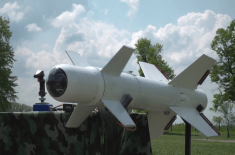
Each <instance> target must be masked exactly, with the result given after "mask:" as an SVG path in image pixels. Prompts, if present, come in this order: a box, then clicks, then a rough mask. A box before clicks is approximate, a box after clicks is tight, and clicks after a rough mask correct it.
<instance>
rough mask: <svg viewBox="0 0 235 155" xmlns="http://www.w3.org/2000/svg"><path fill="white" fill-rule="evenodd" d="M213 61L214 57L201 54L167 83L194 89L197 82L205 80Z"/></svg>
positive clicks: (200, 82)
mask: <svg viewBox="0 0 235 155" xmlns="http://www.w3.org/2000/svg"><path fill="white" fill-rule="evenodd" d="M214 63H215V60H214V59H212V58H210V57H208V56H206V55H205V54H203V55H202V56H201V57H200V58H198V59H197V60H196V61H195V62H194V63H192V64H191V65H190V66H189V67H188V68H186V69H185V70H184V71H183V72H181V73H180V74H179V75H178V76H176V77H175V78H174V79H173V80H172V81H170V82H169V83H168V84H169V85H172V86H178V87H182V88H186V89H190V90H195V89H196V88H197V86H198V84H202V82H203V81H204V80H205V78H206V77H207V75H208V74H209V70H210V69H211V67H212V66H213V65H214Z"/></svg>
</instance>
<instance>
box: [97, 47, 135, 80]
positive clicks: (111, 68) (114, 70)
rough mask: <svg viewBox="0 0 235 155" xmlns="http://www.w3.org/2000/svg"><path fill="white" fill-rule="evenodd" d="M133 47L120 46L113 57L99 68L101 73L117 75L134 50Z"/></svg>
mask: <svg viewBox="0 0 235 155" xmlns="http://www.w3.org/2000/svg"><path fill="white" fill-rule="evenodd" d="M134 50H135V49H134V48H131V47H128V46H122V48H121V49H120V50H119V51H118V52H117V53H116V54H115V55H114V56H113V58H112V59H111V60H110V61H109V62H108V63H107V64H106V65H105V66H104V68H103V69H102V70H101V72H102V73H105V74H111V75H115V76H119V75H120V74H121V73H122V71H123V69H124V68H125V66H126V64H127V62H128V61H129V59H130V57H131V55H132V54H133V52H134Z"/></svg>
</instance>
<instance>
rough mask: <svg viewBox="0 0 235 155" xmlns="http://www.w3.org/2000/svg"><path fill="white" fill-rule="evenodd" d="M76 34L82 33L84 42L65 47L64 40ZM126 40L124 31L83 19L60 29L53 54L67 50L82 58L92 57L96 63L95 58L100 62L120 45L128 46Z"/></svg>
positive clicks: (99, 22)
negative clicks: (76, 53) (77, 53)
mask: <svg viewBox="0 0 235 155" xmlns="http://www.w3.org/2000/svg"><path fill="white" fill-rule="evenodd" d="M76 33H82V34H83V36H84V40H83V41H77V42H76V41H75V42H72V43H71V44H69V45H66V44H65V41H66V40H65V39H66V38H68V37H70V36H72V35H73V34H76ZM127 38H130V34H129V33H128V32H127V31H125V30H118V29H116V28H115V27H114V26H113V25H111V24H106V23H103V22H101V21H90V20H88V19H86V18H84V19H82V20H81V21H80V23H78V24H73V25H70V27H66V28H65V27H64V28H62V30H61V33H60V35H59V38H58V39H57V41H56V45H55V48H54V52H62V51H64V50H65V49H66V48H67V49H68V50H72V51H78V52H79V53H80V54H81V55H82V56H84V57H92V58H93V59H94V61H97V57H96V56H99V57H100V61H102V60H103V59H105V58H110V57H111V56H112V55H114V54H115V53H116V52H117V51H118V50H119V49H120V48H121V46H122V45H125V44H129V42H130V41H129V40H128V39H127Z"/></svg>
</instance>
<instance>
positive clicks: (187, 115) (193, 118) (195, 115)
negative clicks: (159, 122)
mask: <svg viewBox="0 0 235 155" xmlns="http://www.w3.org/2000/svg"><path fill="white" fill-rule="evenodd" d="M169 108H170V109H171V110H173V111H174V112H176V113H177V114H178V115H180V116H181V117H182V118H183V119H184V120H186V121H187V122H188V123H190V124H191V125H192V126H194V127H195V128H197V129H198V130H199V131H200V132H201V133H203V134H204V135H205V136H207V137H212V136H218V135H220V133H219V131H218V130H217V129H216V128H215V127H214V126H213V124H212V123H211V122H210V121H209V120H208V119H207V118H206V117H205V116H204V115H203V114H202V113H199V112H198V111H197V110H196V109H195V108H185V107H169Z"/></svg>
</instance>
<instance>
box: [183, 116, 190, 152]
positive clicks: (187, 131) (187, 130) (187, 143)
mask: <svg viewBox="0 0 235 155" xmlns="http://www.w3.org/2000/svg"><path fill="white" fill-rule="evenodd" d="M184 122H185V155H190V154H191V125H190V124H189V123H188V122H187V121H185V120H184Z"/></svg>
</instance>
